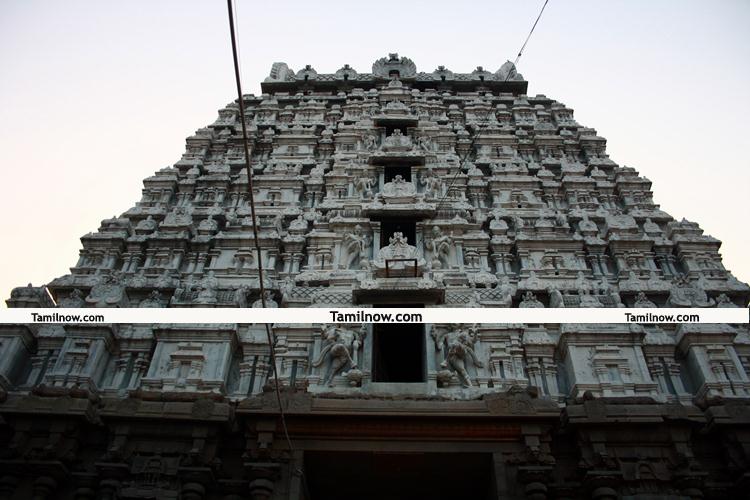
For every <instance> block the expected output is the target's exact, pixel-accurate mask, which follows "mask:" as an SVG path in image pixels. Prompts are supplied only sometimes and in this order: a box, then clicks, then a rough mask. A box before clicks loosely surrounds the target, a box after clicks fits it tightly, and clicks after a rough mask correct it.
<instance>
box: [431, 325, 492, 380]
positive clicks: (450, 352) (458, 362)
mask: <svg viewBox="0 0 750 500" xmlns="http://www.w3.org/2000/svg"><path fill="white" fill-rule="evenodd" d="M432 338H433V340H434V341H435V349H436V350H437V351H439V352H442V353H443V356H444V357H445V359H444V360H443V361H442V362H441V363H440V367H441V368H445V369H448V370H451V371H453V372H455V373H456V375H458V378H459V379H460V380H461V385H463V386H464V387H471V386H472V384H471V378H470V377H469V373H468V372H467V371H466V361H467V360H470V361H471V363H472V364H473V365H474V366H476V367H477V368H482V367H483V366H484V365H483V364H482V363H481V362H480V361H479V360H478V359H477V355H476V353H475V352H474V344H475V343H476V341H477V330H476V327H475V326H473V327H471V328H464V327H463V325H458V327H457V329H455V330H451V331H449V332H447V333H444V334H442V335H438V334H435V333H433V336H432Z"/></svg>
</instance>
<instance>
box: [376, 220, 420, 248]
mask: <svg viewBox="0 0 750 500" xmlns="http://www.w3.org/2000/svg"><path fill="white" fill-rule="evenodd" d="M394 233H401V234H403V235H404V237H405V238H406V242H407V243H408V244H409V245H412V246H416V241H417V222H416V221H415V220H414V219H407V218H405V217H404V218H399V219H384V220H382V221H381V222H380V247H381V248H382V247H386V246H388V245H389V243H390V241H389V240H390V239H391V238H392V237H393V234H394Z"/></svg>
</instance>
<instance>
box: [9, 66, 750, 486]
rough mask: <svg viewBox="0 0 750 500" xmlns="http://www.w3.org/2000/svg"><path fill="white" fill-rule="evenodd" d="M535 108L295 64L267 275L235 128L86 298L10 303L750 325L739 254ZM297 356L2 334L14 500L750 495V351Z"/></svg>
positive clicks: (486, 88) (262, 120)
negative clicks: (477, 312)
mask: <svg viewBox="0 0 750 500" xmlns="http://www.w3.org/2000/svg"><path fill="white" fill-rule="evenodd" d="M526 88H527V82H526V81H524V80H523V77H522V76H521V75H520V74H518V73H517V72H516V69H515V67H514V66H513V64H512V63H509V62H508V63H505V64H504V65H503V66H502V67H501V68H500V69H499V70H498V71H496V72H494V73H493V72H490V71H486V70H484V69H483V68H482V67H478V68H477V69H476V70H474V71H473V72H471V73H464V74H459V73H453V72H452V71H450V70H448V69H447V68H445V67H443V66H440V67H438V68H437V69H436V70H435V71H433V72H431V73H421V72H417V70H416V66H415V64H414V63H413V62H412V61H411V60H409V59H408V58H405V57H398V55H397V54H391V55H389V56H388V57H385V58H382V59H379V60H378V61H376V62H375V63H374V64H373V67H372V72H371V73H358V72H357V71H355V69H353V68H351V67H349V65H345V66H344V67H342V68H341V69H339V70H338V71H337V72H336V73H334V74H318V73H317V72H316V71H315V70H314V69H313V68H312V67H310V66H306V67H305V68H303V69H302V70H300V71H298V72H294V71H292V70H291V69H290V68H289V67H288V66H287V65H286V64H283V63H277V64H274V65H273V68H272V70H271V74H270V76H269V77H268V78H266V80H265V81H264V82H263V84H262V90H263V92H264V93H263V95H262V96H259V97H256V96H254V95H246V96H244V105H245V108H246V116H247V121H248V123H247V125H248V126H249V134H250V141H251V145H252V148H251V166H252V169H253V184H254V188H255V200H256V212H257V214H256V215H257V217H256V218H257V221H256V222H257V224H258V227H259V233H258V243H259V245H260V247H261V249H262V256H261V258H260V262H259V259H257V255H256V253H255V251H254V244H255V241H254V236H253V230H252V226H253V221H252V219H251V215H250V207H249V203H248V196H247V190H248V179H247V175H246V172H245V161H244V156H243V155H244V153H243V146H242V135H241V128H240V123H239V107H238V103H237V102H232V103H230V104H229V105H227V106H226V107H225V108H224V109H221V110H220V111H219V118H218V119H217V120H216V122H214V123H213V124H211V125H209V126H208V127H206V128H202V129H200V130H198V131H197V132H196V134H195V135H193V136H191V137H189V138H188V139H187V150H186V152H185V154H184V155H183V157H182V159H181V160H180V161H178V162H177V163H176V164H175V165H174V166H170V167H167V168H164V169H162V170H160V171H158V172H157V173H156V174H155V175H154V176H152V177H149V178H147V179H146V180H145V181H144V190H143V195H142V198H141V201H139V202H138V203H137V204H136V205H135V206H134V207H133V208H131V209H130V210H128V211H127V212H125V213H124V214H123V215H122V216H120V217H118V218H114V219H107V220H104V221H102V225H101V227H100V228H99V230H98V231H97V232H96V233H89V234H87V235H85V236H84V237H83V238H81V241H82V243H83V249H82V250H81V252H80V259H79V261H78V263H77V264H76V265H75V267H73V268H71V273H70V274H67V275H65V276H63V277H60V278H57V279H55V280H54V281H52V282H51V283H50V284H49V285H47V287H46V289H45V288H44V287H42V288H35V287H31V286H29V287H21V288H17V289H15V290H13V292H12V294H11V298H10V299H9V300H8V301H7V303H8V305H9V307H55V305H57V306H58V307H92V308H93V307H258V306H259V305H260V290H259V288H260V283H259V279H258V270H259V266H262V269H263V274H264V277H265V288H266V290H267V297H266V301H267V303H268V304H269V305H270V306H273V307H276V306H278V307H329V306H330V307H332V308H335V307H346V306H350V307H351V306H357V307H365V308H367V307H373V308H376V307H379V306H393V307H398V306H404V305H409V306H414V307H653V308H658V307H745V306H746V305H747V303H748V299H749V298H750V288H749V287H748V286H747V285H746V284H743V283H741V282H739V281H737V280H736V279H735V278H734V277H733V276H732V275H731V274H730V273H729V272H728V271H727V270H726V269H725V268H724V267H723V265H722V262H721V257H720V255H719V253H718V249H719V246H720V244H721V243H720V242H719V241H718V240H716V239H714V238H712V237H710V236H707V235H704V234H703V231H702V230H701V229H700V228H699V226H698V225H697V224H695V223H693V222H689V221H686V220H684V219H683V220H681V221H678V220H675V219H673V218H672V217H671V216H670V215H668V214H666V213H665V212H663V211H661V210H660V209H659V206H658V205H657V204H655V203H654V201H653V198H652V193H651V183H650V181H649V180H648V179H646V178H644V177H641V176H640V175H639V174H638V172H637V171H635V170H634V169H632V168H628V167H621V166H618V165H617V164H616V163H615V162H614V161H612V160H611V159H610V158H609V157H608V155H607V154H606V152H605V144H606V141H605V139H604V138H602V137H599V136H597V134H596V131H595V130H594V129H591V128H587V127H584V126H581V125H579V124H578V123H577V122H576V121H575V120H574V119H573V110H572V109H570V108H568V107H566V106H565V105H563V104H562V103H559V102H556V101H554V100H552V99H550V98H547V97H546V96H544V95H537V96H535V97H531V96H528V95H526ZM48 292H49V293H48ZM50 294H51V297H52V298H54V301H55V302H53V301H52V300H51V299H50ZM274 332H275V335H276V339H277V343H276V345H275V348H274V349H275V351H274V352H275V356H276V361H277V370H278V374H279V379H278V380H275V379H274V377H273V376H272V374H273V370H272V369H271V366H270V365H269V346H268V344H267V343H266V336H265V331H264V329H263V327H262V326H257V325H237V324H221V325H214V324H211V325H202V324H196V325H190V326H178V325H151V326H146V325H93V324H92V325H75V326H72V325H68V326H61V325H44V326H40V325H17V326H7V325H6V326H2V325H0V356H1V359H2V362H0V384H2V393H1V395H0V397H1V398H2V399H3V402H2V403H1V404H0V418H1V419H2V420H0V428H1V429H2V432H1V433H0V443H3V446H2V449H4V450H5V451H3V452H2V467H1V468H2V469H3V472H2V474H3V477H2V478H1V479H0V490H2V491H0V498H25V497H26V495H30V494H31V493H30V492H33V494H35V495H37V496H36V498H40V499H41V498H95V497H96V498H178V496H179V497H180V498H196V499H197V498H206V499H208V498H211V499H214V498H217V499H218V498H227V499H228V498H248V497H249V498H274V499H276V498H278V499H280V498H288V499H300V498H326V499H332V498H385V497H387V498H402V497H403V498H426V497H428V496H429V497H432V498H453V497H455V498H461V497H463V498H469V497H471V498H536V499H542V498H563V497H565V498H584V497H586V498H597V499H609V498H617V496H618V495H622V496H628V495H630V496H629V498H636V496H637V495H639V494H651V495H662V496H652V497H649V498H675V499H676V498H703V497H706V498H708V497H713V496H714V495H715V496H724V497H727V496H731V495H735V494H739V493H741V492H744V490H742V488H743V486H744V487H746V486H747V485H749V484H750V473H748V472H747V470H748V469H749V468H750V438H749V437H748V436H750V409H749V407H748V405H747V401H748V397H750V380H749V379H748V373H749V372H750V336H749V335H748V326H747V325H705V324H704V325H695V326H691V325H681V326H678V327H671V326H667V325H662V326H659V325H583V324H581V325H560V326H554V325H532V324H526V325H522V324H481V325H477V324H466V325H458V326H456V325H447V324H444V325H440V324H436V325H397V326H394V325H375V326H373V325H362V326H361V325H343V324H342V325H301V324H276V325H274ZM275 384H278V385H279V387H281V389H282V396H283V398H282V399H283V404H284V406H285V408H286V413H287V423H288V426H289V433H290V437H291V441H292V443H293V446H295V448H294V450H290V449H289V446H288V443H287V442H286V440H285V439H284V435H283V433H282V429H281V426H280V422H279V419H278V407H277V406H276V400H275V396H273V394H272V392H268V391H269V390H270V389H272V388H273V387H274V385H275ZM375 448H377V450H378V454H373V453H372V450H373V449H375ZM404 453H412V454H414V453H416V454H418V457H419V458H418V459H407V460H404V458H403V457H404V455H403V454H404ZM381 462H382V463H381ZM383 464H385V465H383ZM350 467H351V468H354V469H357V470H359V473H358V474H352V473H349V472H348V471H349V470H350V469H349V468H350ZM300 471H302V473H300ZM336 471H339V472H336ZM445 474H451V475H452V477H454V478H455V480H454V481H452V482H451V484H448V485H446V484H445V483H444V481H443V479H442V477H443V476H444V475H445ZM412 476H413V477H412ZM436 481H437V482H436ZM3 492H5V495H6V496H5V497H2V494H3ZM95 495H99V496H95ZM233 495H235V496H233ZM399 495H401V496H399ZM467 495H468V496H467ZM669 495H671V496H669Z"/></svg>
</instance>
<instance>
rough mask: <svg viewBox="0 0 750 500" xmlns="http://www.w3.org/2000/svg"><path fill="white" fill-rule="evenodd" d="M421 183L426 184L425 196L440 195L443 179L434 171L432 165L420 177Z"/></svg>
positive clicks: (434, 196) (435, 196)
mask: <svg viewBox="0 0 750 500" xmlns="http://www.w3.org/2000/svg"><path fill="white" fill-rule="evenodd" d="M419 183H420V184H421V185H422V186H424V197H425V198H437V197H438V196H440V192H441V189H442V181H441V180H440V179H439V178H438V177H437V176H436V175H435V174H434V173H433V171H432V167H429V168H428V169H427V172H426V173H423V174H422V175H421V176H420V178H419Z"/></svg>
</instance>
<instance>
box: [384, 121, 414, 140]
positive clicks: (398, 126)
mask: <svg viewBox="0 0 750 500" xmlns="http://www.w3.org/2000/svg"><path fill="white" fill-rule="evenodd" d="M383 125H384V126H385V136H386V137H388V136H391V135H393V133H394V132H395V131H396V130H398V131H399V132H401V135H409V128H411V127H415V126H416V125H417V122H416V121H415V120H404V121H401V120H398V121H396V120H388V121H387V122H385V123H384V124H383Z"/></svg>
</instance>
